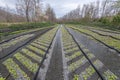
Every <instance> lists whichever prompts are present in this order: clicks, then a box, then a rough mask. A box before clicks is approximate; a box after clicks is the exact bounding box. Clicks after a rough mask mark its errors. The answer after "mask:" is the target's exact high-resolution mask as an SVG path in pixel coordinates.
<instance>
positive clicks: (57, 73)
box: [45, 29, 64, 80]
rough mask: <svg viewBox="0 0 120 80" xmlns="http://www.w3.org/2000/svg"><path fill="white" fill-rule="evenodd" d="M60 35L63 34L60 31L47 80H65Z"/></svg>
mask: <svg viewBox="0 0 120 80" xmlns="http://www.w3.org/2000/svg"><path fill="white" fill-rule="evenodd" d="M60 34H61V32H60V29H59V31H58V33H57V35H56V42H55V46H54V49H53V53H52V58H51V61H50V66H49V68H48V72H47V74H46V79H45V80H64V78H63V63H62V49H61V41H60V40H61V39H60Z"/></svg>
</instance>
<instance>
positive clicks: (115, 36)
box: [90, 29, 120, 40]
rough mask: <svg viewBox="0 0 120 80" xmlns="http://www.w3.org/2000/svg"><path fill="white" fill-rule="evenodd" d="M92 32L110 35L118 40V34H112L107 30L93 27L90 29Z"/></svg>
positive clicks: (119, 35)
mask: <svg viewBox="0 0 120 80" xmlns="http://www.w3.org/2000/svg"><path fill="white" fill-rule="evenodd" d="M90 30H91V31H92V32H94V33H97V34H100V35H103V36H110V37H112V38H114V39H118V40H120V34H114V33H109V32H104V31H100V30H94V29H90Z"/></svg>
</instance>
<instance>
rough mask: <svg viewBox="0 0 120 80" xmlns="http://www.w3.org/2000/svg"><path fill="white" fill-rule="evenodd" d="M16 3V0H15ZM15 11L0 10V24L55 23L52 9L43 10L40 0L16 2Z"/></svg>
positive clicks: (20, 0) (49, 7)
mask: <svg viewBox="0 0 120 80" xmlns="http://www.w3.org/2000/svg"><path fill="white" fill-rule="evenodd" d="M15 1H16V0H15ZM16 2H17V3H16V4H15V5H16V10H11V9H10V8H9V7H8V6H6V8H0V22H52V23H54V22H55V21H56V15H55V12H54V10H53V8H52V7H51V6H50V5H49V4H48V5H47V6H46V7H45V8H44V7H43V2H42V1H41V0H17V1H16Z"/></svg>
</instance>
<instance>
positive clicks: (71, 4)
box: [0, 0, 102, 17]
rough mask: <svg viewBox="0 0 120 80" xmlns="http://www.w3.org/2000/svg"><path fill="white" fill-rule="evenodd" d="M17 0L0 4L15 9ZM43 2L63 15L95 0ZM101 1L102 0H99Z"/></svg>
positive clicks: (0, 0) (49, 0) (2, 1)
mask: <svg viewBox="0 0 120 80" xmlns="http://www.w3.org/2000/svg"><path fill="white" fill-rule="evenodd" d="M15 1H17V0H0V6H2V7H5V6H6V5H8V6H9V7H10V8H12V9H15V4H16V2H15ZM42 1H43V2H44V5H45V4H48V3H49V4H50V5H51V6H52V7H53V8H54V11H55V12H56V15H57V17H61V16H63V15H64V14H65V13H67V12H69V11H71V10H73V9H75V8H76V7H77V6H78V5H81V6H82V5H83V4H87V3H90V2H95V1H97V0H42ZM100 1H102V0H100Z"/></svg>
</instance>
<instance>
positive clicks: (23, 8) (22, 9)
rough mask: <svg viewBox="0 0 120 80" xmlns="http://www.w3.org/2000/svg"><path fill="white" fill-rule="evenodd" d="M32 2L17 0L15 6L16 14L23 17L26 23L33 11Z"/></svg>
mask: <svg viewBox="0 0 120 80" xmlns="http://www.w3.org/2000/svg"><path fill="white" fill-rule="evenodd" d="M32 5H33V0H18V3H17V4H16V9H17V12H18V13H19V14H20V15H24V16H25V17H26V20H27V22H29V21H30V16H31V12H32V9H33V6H32Z"/></svg>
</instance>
